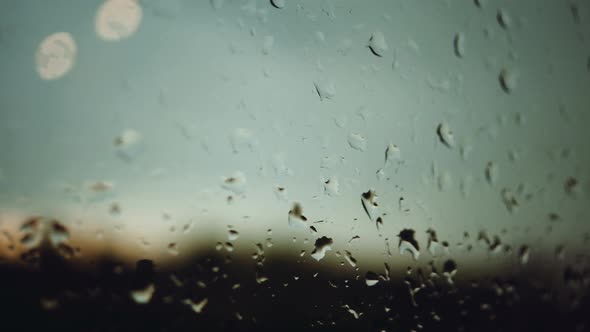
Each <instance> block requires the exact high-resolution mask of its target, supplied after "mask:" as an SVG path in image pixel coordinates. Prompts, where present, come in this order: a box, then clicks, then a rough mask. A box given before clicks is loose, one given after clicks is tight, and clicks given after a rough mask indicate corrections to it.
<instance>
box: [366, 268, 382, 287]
mask: <svg viewBox="0 0 590 332" xmlns="http://www.w3.org/2000/svg"><path fill="white" fill-rule="evenodd" d="M378 282H379V276H378V275H377V273H375V272H372V271H367V273H366V274H365V284H366V285H367V286H369V287H371V286H375V285H376V284H377V283H378Z"/></svg>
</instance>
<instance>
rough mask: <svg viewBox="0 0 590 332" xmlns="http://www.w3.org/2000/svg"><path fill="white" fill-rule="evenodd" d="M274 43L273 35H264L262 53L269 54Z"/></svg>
mask: <svg viewBox="0 0 590 332" xmlns="http://www.w3.org/2000/svg"><path fill="white" fill-rule="evenodd" d="M274 44H275V37H273V36H265V37H264V41H263V42H262V54H264V55H269V54H270V52H272V48H273V46H274Z"/></svg>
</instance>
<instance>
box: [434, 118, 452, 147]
mask: <svg viewBox="0 0 590 332" xmlns="http://www.w3.org/2000/svg"><path fill="white" fill-rule="evenodd" d="M436 133H437V135H438V138H439V140H440V142H441V143H443V144H444V145H446V146H447V147H448V148H453V147H454V146H455V137H454V135H453V131H452V130H451V128H450V127H449V125H448V124H447V123H446V122H441V123H440V124H439V125H438V127H437V128H436Z"/></svg>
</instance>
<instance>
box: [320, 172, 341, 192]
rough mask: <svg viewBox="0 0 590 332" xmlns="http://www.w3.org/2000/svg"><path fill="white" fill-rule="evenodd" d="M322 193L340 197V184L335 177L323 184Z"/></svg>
mask: <svg viewBox="0 0 590 332" xmlns="http://www.w3.org/2000/svg"><path fill="white" fill-rule="evenodd" d="M324 193H325V194H326V195H328V196H338V195H340V183H339V182H338V178H337V177H335V176H333V177H331V178H330V179H328V181H325V182H324Z"/></svg>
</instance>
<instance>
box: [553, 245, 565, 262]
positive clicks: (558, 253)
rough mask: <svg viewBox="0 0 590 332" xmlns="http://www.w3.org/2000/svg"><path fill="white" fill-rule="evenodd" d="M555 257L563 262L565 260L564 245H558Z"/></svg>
mask: <svg viewBox="0 0 590 332" xmlns="http://www.w3.org/2000/svg"><path fill="white" fill-rule="evenodd" d="M555 257H556V258H557V259H558V260H561V261H562V260H564V259H565V247H564V246H563V245H558V246H557V247H556V248H555Z"/></svg>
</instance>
